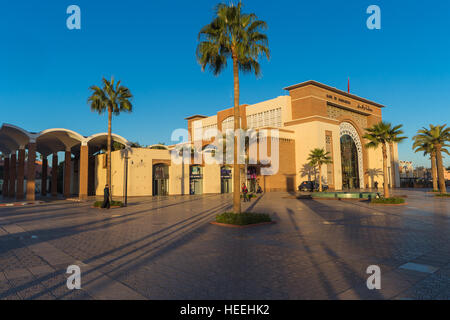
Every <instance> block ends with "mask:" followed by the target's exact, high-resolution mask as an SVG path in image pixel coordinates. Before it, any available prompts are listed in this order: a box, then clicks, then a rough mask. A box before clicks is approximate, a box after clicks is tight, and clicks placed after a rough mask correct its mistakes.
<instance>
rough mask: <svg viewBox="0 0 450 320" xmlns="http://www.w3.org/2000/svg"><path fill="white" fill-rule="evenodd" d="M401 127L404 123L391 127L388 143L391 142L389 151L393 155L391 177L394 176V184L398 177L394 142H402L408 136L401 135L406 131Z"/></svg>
mask: <svg viewBox="0 0 450 320" xmlns="http://www.w3.org/2000/svg"><path fill="white" fill-rule="evenodd" d="M401 127H403V125H401V124H399V125H398V126H395V127H391V128H390V130H389V131H388V141H387V142H388V144H389V151H390V152H389V153H390V155H391V159H390V160H391V177H392V184H391V185H392V186H394V185H395V181H396V180H397V179H396V178H397V177H396V170H395V169H396V167H395V161H394V143H400V142H402V141H403V140H405V139H406V137H401V136H400V135H402V134H403V133H404V132H403V130H401Z"/></svg>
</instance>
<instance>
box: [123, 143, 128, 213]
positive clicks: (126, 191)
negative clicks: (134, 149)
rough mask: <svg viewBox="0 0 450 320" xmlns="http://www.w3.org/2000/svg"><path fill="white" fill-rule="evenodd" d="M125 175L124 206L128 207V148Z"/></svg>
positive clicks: (126, 150)
mask: <svg viewBox="0 0 450 320" xmlns="http://www.w3.org/2000/svg"><path fill="white" fill-rule="evenodd" d="M124 159H125V161H124V162H125V170H124V171H125V175H124V180H125V181H124V184H123V185H124V191H123V194H124V201H123V204H124V206H125V207H126V206H127V205H128V159H129V158H128V149H125V158H124Z"/></svg>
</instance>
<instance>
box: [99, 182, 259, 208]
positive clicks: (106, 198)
mask: <svg viewBox="0 0 450 320" xmlns="http://www.w3.org/2000/svg"><path fill="white" fill-rule="evenodd" d="M262 192H263V191H262V188H261V186H260V185H259V184H258V185H257V187H256V193H262ZM242 194H243V196H244V202H250V195H249V193H248V188H247V186H246V185H245V183H243V184H242ZM110 207H111V203H110V201H109V186H108V185H105V189H104V190H103V203H102V208H103V209H109V208H110Z"/></svg>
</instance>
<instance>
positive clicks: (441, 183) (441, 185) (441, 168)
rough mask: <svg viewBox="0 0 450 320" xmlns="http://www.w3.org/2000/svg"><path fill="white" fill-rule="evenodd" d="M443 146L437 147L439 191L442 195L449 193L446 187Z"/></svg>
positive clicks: (438, 145)
mask: <svg viewBox="0 0 450 320" xmlns="http://www.w3.org/2000/svg"><path fill="white" fill-rule="evenodd" d="M441 149H442V145H440V144H437V145H436V160H437V161H436V162H437V169H438V176H439V190H440V192H441V193H447V188H446V187H445V176H444V164H443V162H442V152H441Z"/></svg>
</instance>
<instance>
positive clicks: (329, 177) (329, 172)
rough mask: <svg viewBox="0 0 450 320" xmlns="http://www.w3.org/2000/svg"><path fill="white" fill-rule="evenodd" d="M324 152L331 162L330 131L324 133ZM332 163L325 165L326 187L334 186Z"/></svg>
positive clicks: (331, 141) (331, 135) (331, 139)
mask: <svg viewBox="0 0 450 320" xmlns="http://www.w3.org/2000/svg"><path fill="white" fill-rule="evenodd" d="M325 151H326V152H329V156H330V157H331V161H333V160H334V159H333V133H332V132H331V131H326V132H325ZM333 173H334V172H333V163H330V164H327V183H328V186H330V185H334V179H333V178H334V177H333V176H334V174H333Z"/></svg>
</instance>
